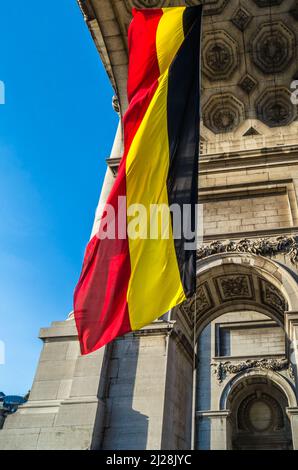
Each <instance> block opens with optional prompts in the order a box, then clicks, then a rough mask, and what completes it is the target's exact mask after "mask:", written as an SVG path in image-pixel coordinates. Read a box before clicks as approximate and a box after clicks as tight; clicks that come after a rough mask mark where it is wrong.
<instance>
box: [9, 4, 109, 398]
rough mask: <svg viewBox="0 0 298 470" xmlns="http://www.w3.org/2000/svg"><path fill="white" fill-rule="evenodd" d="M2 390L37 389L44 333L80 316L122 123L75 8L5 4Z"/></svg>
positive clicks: (94, 51) (92, 46)
mask: <svg viewBox="0 0 298 470" xmlns="http://www.w3.org/2000/svg"><path fill="white" fill-rule="evenodd" d="M0 52H1V55H0V80H1V81H3V82H4V83H5V86H6V104H5V105H0V341H2V342H4V344H5V349H6V361H5V365H0V391H3V392H4V393H6V394H24V393H26V392H27V390H28V389H29V388H30V387H31V384H32V380H33V376H34V372H35V368H36V365H37V361H38V357H39V353H40V350H41V346H42V344H41V341H40V340H39V339H38V332H39V328H40V327H42V326H48V325H50V323H51V322H52V321H54V320H64V319H65V318H66V317H67V315H68V313H69V312H70V311H71V310H72V294H73V289H74V287H75V284H76V282H77V279H78V276H79V273H80V270H81V263H82V258H83V254H84V249H85V245H86V243H87V241H88V238H89V235H90V231H91V227H92V222H93V218H94V212H95V207H96V204H97V201H98V197H99V194H100V188H101V184H102V180H103V176H104V173H105V168H106V167H105V159H106V158H107V157H108V156H109V153H110V150H111V145H112V142H113V137H114V133H115V130H116V126H117V115H116V114H115V112H114V111H113V109H112V106H111V100H112V96H113V90H112V88H111V86H110V83H109V81H108V78H107V76H106V73H105V70H104V68H103V66H102V64H101V61H100V58H99V54H98V52H97V50H96V48H95V45H94V43H93V41H92V39H91V36H90V34H89V31H88V28H87V26H86V25H85V23H84V20H83V17H82V15H81V12H80V10H79V7H78V5H77V3H76V1H75V0H51V1H40V0H30V1H26V2H25V1H24V0H15V1H13V2H12V1H8V2H1V18H0Z"/></svg>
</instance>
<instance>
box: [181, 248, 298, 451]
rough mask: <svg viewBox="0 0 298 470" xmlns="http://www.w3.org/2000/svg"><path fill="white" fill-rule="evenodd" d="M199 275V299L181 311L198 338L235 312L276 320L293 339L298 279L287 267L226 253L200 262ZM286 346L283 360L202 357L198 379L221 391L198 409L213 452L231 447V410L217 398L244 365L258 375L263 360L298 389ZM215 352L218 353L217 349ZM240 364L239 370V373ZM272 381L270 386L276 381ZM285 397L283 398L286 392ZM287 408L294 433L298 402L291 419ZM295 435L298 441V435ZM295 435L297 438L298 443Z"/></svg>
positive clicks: (293, 405) (212, 336)
mask: <svg viewBox="0 0 298 470" xmlns="http://www.w3.org/2000/svg"><path fill="white" fill-rule="evenodd" d="M197 274H198V287H197V294H196V296H195V298H193V299H191V301H189V302H188V303H186V304H184V305H183V306H182V307H181V308H180V310H181V313H182V317H186V318H187V319H188V325H189V326H191V325H192V327H191V331H193V329H192V328H194V329H195V335H194V336H195V337H196V338H197V339H199V338H201V335H202V333H203V332H204V331H206V330H207V328H208V326H209V325H211V324H212V325H214V324H215V323H216V324H215V325H214V327H215V328H217V325H218V321H219V320H218V319H219V317H221V316H223V317H224V316H227V315H228V316H229V315H231V314H234V313H235V314H237V315H240V317H241V316H242V315H243V317H245V316H247V315H248V314H250V312H255V313H256V314H261V316H263V317H264V316H266V318H267V319H268V320H266V321H268V322H269V323H270V321H271V323H274V324H276V325H278V326H279V328H280V329H282V330H283V331H284V337H285V338H286V336H285V333H287V334H288V332H289V328H287V327H286V325H287V321H288V317H289V311H290V312H293V311H294V312H295V311H298V285H297V282H296V279H295V278H294V276H292V275H291V272H289V270H287V269H286V268H285V267H284V266H282V265H281V264H279V263H277V262H275V261H273V260H272V259H269V258H265V257H262V256H257V255H253V254H251V253H233V252H232V253H220V254H215V255H211V256H208V257H207V258H205V259H202V260H199V261H198V264H197ZM242 312H243V314H242ZM297 320H298V316H297ZM212 328H213V326H212ZM215 336H216V331H215V330H212V333H210V338H209V341H211V342H213V343H216V341H217V340H216V339H215ZM290 339H292V336H290ZM286 344H287V341H284V345H285V347H284V349H283V352H282V353H281V354H280V356H278V357H277V356H276V357H273V356H272V357H271V352H269V353H268V354H269V355H268V357H265V356H261V358H260V357H257V356H258V353H257V352H256V357H255V358H252V357H248V358H245V359H242V358H241V357H239V358H238V359H237V361H236V360H235V359H234V358H232V359H231V358H229V357H228V358H227V359H226V358H223V359H222V358H221V357H216V356H221V354H219V355H218V354H217V352H216V350H215V351H214V350H213V351H211V353H210V355H209V356H208V357H207V356H205V357H203V358H199V359H200V360H202V362H201V366H200V369H201V376H200V377H199V376H198V375H197V380H198V382H199V381H200V380H202V377H203V375H204V374H207V375H208V374H209V378H208V381H209V384H210V383H212V387H213V388H214V390H215V393H214V390H213V392H212V393H213V398H212V400H210V403H209V404H204V406H198V407H196V418H197V423H199V422H200V423H201V428H202V429H203V431H202V433H203V434H204V432H205V435H207V434H208V433H209V436H210V439H209V441H210V447H209V448H211V449H226V448H229V445H230V444H229V442H228V435H229V433H228V422H229V419H230V418H229V415H230V412H231V411H230V410H229V409H224V408H222V407H221V406H220V403H219V400H218V399H217V398H216V395H218V394H220V393H221V392H220V390H222V387H225V386H226V383H227V380H228V379H230V378H233V377H235V374H237V370H238V369H239V367H240V366H241V367H240V369H241V368H242V367H243V369H244V370H246V372H247V370H249V369H254V372H255V371H256V370H257V361H258V360H259V359H260V360H261V361H263V362H262V364H261V365H262V367H263V368H264V369H266V372H271V371H274V370H276V371H277V370H281V371H282V372H281V374H283V375H284V376H289V377H290V379H289V380H290V381H291V384H292V386H293V388H295V383H294V381H295V380H296V376H297V375H296V370H295V368H294V369H293V368H292V367H291V363H290V360H289V359H290V357H289V348H288V346H287V345H286ZM203 347H204V346H203ZM212 347H213V346H212ZM213 349H216V348H214V347H213ZM251 354H253V353H252V352H250V353H249V354H248V356H251ZM261 354H263V353H261ZM247 359H248V360H247ZM222 361H223V363H224V361H228V362H226V363H227V364H229V366H228V370H229V373H228V374H227V375H228V376H229V377H223V378H221V377H219V376H218V377H217V378H218V379H219V380H217V382H216V381H215V379H213V378H212V377H213V372H215V374H216V373H217V372H218V371H220V367H221V366H222ZM233 361H234V362H233ZM242 361H243V362H242ZM214 363H215V364H214ZM214 365H215V366H216V367H217V371H216V370H213V371H212V366H214ZM234 365H237V367H236V369H235V371H236V372H235V373H234ZM210 366H211V367H210ZM232 366H233V367H232ZM202 367H203V368H205V372H202ZM241 370H242V369H241ZM266 380H268V381H269V380H270V378H267V379H266ZM208 381H207V382H208ZM207 382H206V383H207ZM268 383H269V382H268ZM199 385H200V384H198V385H197V387H199ZM204 387H205V384H203V388H204ZM204 392H205V391H204ZM261 392H262V390H261ZM205 393H207V392H205ZM254 393H255V392H254ZM262 393H263V394H264V396H265V397H267V396H268V397H269V398H266V400H267V402H268V403H269V402H270V394H269V395H268V393H267V394H266V392H265V391H263V392H262ZM280 393H281V394H282V392H280ZM251 396H252V399H255V400H257V396H255V397H254V396H253V393H252V394H251ZM253 397H254V398H253ZM266 400H263V401H261V402H260V403H257V405H256V406H255V409H256V410H257V409H258V407H259V408H260V407H261V403H265V402H266ZM274 400H275V401H276V398H274V397H273V398H272V400H271V402H270V403H271V404H272V403H275V402H274ZM277 401H278V400H277ZM268 403H267V405H268ZM267 405H266V403H265V404H264V406H263V412H264V413H265V415H266V412H267V413H269V411H268V410H269V408H268V406H269V405H268V406H267ZM243 406H244V405H243ZM286 407H289V409H290V410H293V415H291V416H290V414H289V417H290V419H291V425H292V428H293V420H294V419H297V416H298V413H297V405H296V402H295V403H294V402H293V400H292V402H290V401H289V400H288V402H287V405H286V401H285V403H283V416H286V414H285V408H286ZM276 409H277V408H276ZM233 412H234V411H233ZM253 413H255V411H253ZM287 420H288V418H287V417H286V418H285V422H287V425H288V424H289V421H287ZM202 426H203V427H202ZM204 427H205V431H204ZM287 429H288V428H287ZM287 432H288V431H287ZM294 434H295V436H296V434H297V433H294ZM294 434H293V436H294ZM219 436H221V437H219ZM287 436H288V434H287ZM287 436H286V437H285V439H284V441H283V440H282V439H281V441H280V445H281V446H282V445H283V444H282V442H289V439H288V437H287ZM295 436H294V438H295V439H296V437H295ZM204 445H205V444H204ZM206 445H207V444H206ZM285 445H288V444H285ZM289 445H290V444H289ZM294 447H297V442H296V443H294ZM199 448H208V447H199Z"/></svg>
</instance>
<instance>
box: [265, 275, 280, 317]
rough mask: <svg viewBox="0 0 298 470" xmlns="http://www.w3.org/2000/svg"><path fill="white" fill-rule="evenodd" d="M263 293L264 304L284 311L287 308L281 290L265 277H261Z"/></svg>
mask: <svg viewBox="0 0 298 470" xmlns="http://www.w3.org/2000/svg"><path fill="white" fill-rule="evenodd" d="M260 284H261V294H262V300H263V302H264V304H266V305H268V306H269V307H271V308H273V309H275V310H278V311H279V312H281V313H284V312H285V310H286V302H285V299H284V298H283V296H282V295H281V293H280V291H279V290H278V289H277V288H276V287H274V286H273V285H272V284H271V283H269V282H266V281H265V280H264V279H260Z"/></svg>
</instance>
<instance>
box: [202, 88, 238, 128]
mask: <svg viewBox="0 0 298 470" xmlns="http://www.w3.org/2000/svg"><path fill="white" fill-rule="evenodd" d="M244 117H245V109H244V105H243V103H241V102H240V101H239V100H238V99H237V98H235V96H233V95H231V94H229V93H222V94H217V95H214V96H212V97H211V98H210V99H209V101H208V102H207V104H206V105H205V107H204V109H203V121H204V124H205V126H206V127H208V129H210V130H211V131H213V132H214V133H215V134H220V133H225V132H231V131H232V130H234V129H235V128H236V127H237V126H238V125H239V124H240V122H241V121H242V120H243V119H244Z"/></svg>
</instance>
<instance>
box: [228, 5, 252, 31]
mask: <svg viewBox="0 0 298 470" xmlns="http://www.w3.org/2000/svg"><path fill="white" fill-rule="evenodd" d="M251 20H252V15H251V14H250V13H249V12H248V11H247V10H246V9H245V8H243V7H240V8H238V9H237V10H236V11H235V13H234V15H233V16H232V23H233V24H234V25H235V26H237V28H238V29H240V31H244V30H245V29H246V27H247V26H248V25H249V23H250V21H251Z"/></svg>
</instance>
